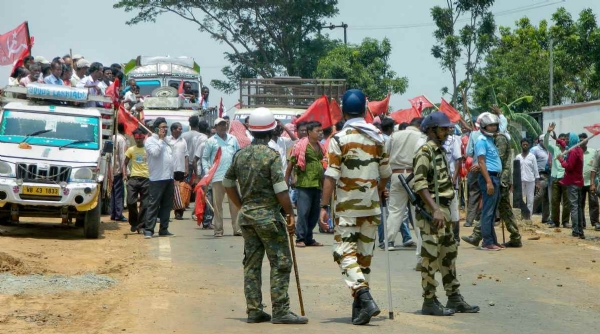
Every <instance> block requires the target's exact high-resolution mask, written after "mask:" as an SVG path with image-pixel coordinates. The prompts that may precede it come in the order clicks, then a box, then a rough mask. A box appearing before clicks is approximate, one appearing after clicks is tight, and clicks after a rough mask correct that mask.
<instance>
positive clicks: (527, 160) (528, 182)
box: [515, 138, 540, 215]
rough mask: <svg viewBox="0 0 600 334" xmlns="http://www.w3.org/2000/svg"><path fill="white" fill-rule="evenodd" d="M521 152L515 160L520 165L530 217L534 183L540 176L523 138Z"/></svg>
mask: <svg viewBox="0 0 600 334" xmlns="http://www.w3.org/2000/svg"><path fill="white" fill-rule="evenodd" d="M521 150H522V152H521V154H519V155H517V157H516V159H515V160H519V161H520V163H521V184H522V189H523V194H524V195H525V198H526V202H527V209H528V210H529V214H530V215H531V214H532V213H533V200H534V196H535V187H536V182H539V179H540V174H539V171H538V165H537V159H536V158H535V156H534V155H533V154H531V153H530V152H529V141H528V140H527V139H525V138H523V139H521Z"/></svg>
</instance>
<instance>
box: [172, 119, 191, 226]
mask: <svg viewBox="0 0 600 334" xmlns="http://www.w3.org/2000/svg"><path fill="white" fill-rule="evenodd" d="M182 132H183V127H182V126H181V123H179V122H175V123H173V124H171V135H170V136H168V137H167V143H169V145H170V146H171V148H172V149H173V179H174V180H175V181H177V182H182V181H184V180H185V178H186V177H187V176H188V174H189V165H190V164H189V155H188V148H187V143H186V141H185V140H184V139H183V137H182V136H181V133H182ZM183 211H185V209H176V210H175V219H177V220H182V219H183Z"/></svg>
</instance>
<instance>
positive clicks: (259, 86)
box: [234, 77, 346, 124]
mask: <svg viewBox="0 0 600 334" xmlns="http://www.w3.org/2000/svg"><path fill="white" fill-rule="evenodd" d="M344 92H346V80H344V79H302V78H299V77H275V78H266V79H264V78H244V79H241V81H240V104H241V108H240V109H238V110H236V112H235V115H234V119H237V120H240V121H242V123H243V121H244V119H245V118H246V117H248V116H249V115H250V112H251V111H252V110H254V109H255V108H259V107H265V108H269V109H270V110H271V112H273V115H274V116H275V118H276V119H278V120H280V121H281V123H282V124H287V123H290V122H291V121H292V119H293V118H294V117H295V116H298V115H301V114H303V113H304V112H305V111H306V109H307V108H308V107H309V106H310V105H311V104H312V103H313V102H314V101H315V100H316V99H318V98H319V97H321V96H323V95H327V96H328V97H329V98H335V99H338V100H339V99H341V97H342V95H344Z"/></svg>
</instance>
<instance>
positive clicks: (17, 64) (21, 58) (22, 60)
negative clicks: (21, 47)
mask: <svg viewBox="0 0 600 334" xmlns="http://www.w3.org/2000/svg"><path fill="white" fill-rule="evenodd" d="M33 42H34V39H33V36H31V38H29V48H32V47H33ZM27 56H29V49H27V50H25V51H23V53H21V56H19V59H18V60H17V61H16V62H15V64H14V65H13V68H12V71H10V73H14V72H15V70H16V69H17V68H19V67H22V66H23V65H24V64H25V57H27Z"/></svg>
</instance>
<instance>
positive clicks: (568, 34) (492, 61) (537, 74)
mask: <svg viewBox="0 0 600 334" xmlns="http://www.w3.org/2000/svg"><path fill="white" fill-rule="evenodd" d="M499 30H500V39H499V42H498V44H497V45H496V46H495V47H494V48H493V49H492V50H491V51H490V52H489V53H488V55H487V56H486V58H485V66H484V67H483V68H482V69H481V70H480V71H478V73H477V74H476V75H475V79H474V88H473V94H472V100H473V103H474V104H475V106H476V107H479V108H489V107H490V106H491V105H493V104H495V103H496V102H495V101H497V100H500V101H513V100H516V99H518V98H519V97H521V96H524V95H529V96H532V97H533V98H532V99H531V100H530V101H529V100H528V101H525V102H521V103H520V104H519V105H518V106H516V108H515V111H538V110H541V108H542V106H545V105H548V102H549V96H550V90H549V85H550V72H549V70H550V40H552V41H553V43H552V44H553V45H552V48H553V69H554V80H553V82H554V87H553V100H554V104H561V103H572V102H585V101H590V100H595V99H599V98H600V81H599V79H600V73H598V69H599V66H600V58H599V57H598V54H600V29H599V28H598V26H597V23H596V17H595V15H594V14H593V12H592V11H591V10H590V9H586V10H583V11H582V12H581V13H580V15H579V19H578V20H577V21H574V20H573V19H572V17H571V15H570V14H569V13H568V12H567V11H566V10H565V9H564V8H559V9H558V10H557V11H556V12H555V13H554V14H553V15H552V26H551V27H550V26H549V24H548V22H547V21H545V20H542V21H541V22H540V23H539V24H538V25H537V26H534V25H533V24H532V23H531V21H530V20H529V19H528V18H526V17H524V18H522V19H520V20H518V21H517V22H516V27H515V28H513V29H511V28H508V27H501V28H500V29H499Z"/></svg>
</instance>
